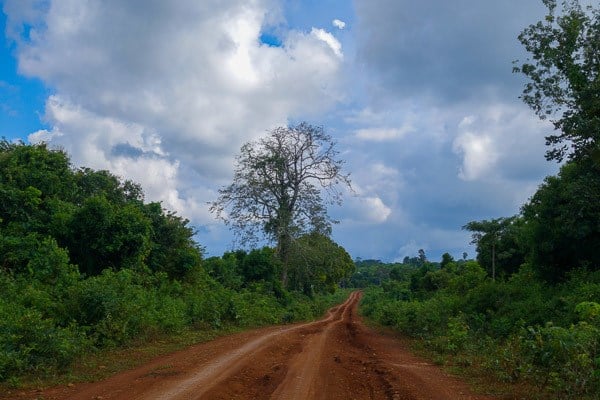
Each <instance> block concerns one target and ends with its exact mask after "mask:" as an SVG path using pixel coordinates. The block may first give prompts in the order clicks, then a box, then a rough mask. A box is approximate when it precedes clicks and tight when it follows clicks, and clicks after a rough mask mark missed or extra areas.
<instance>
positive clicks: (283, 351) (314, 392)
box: [34, 292, 489, 400]
mask: <svg viewBox="0 0 600 400" xmlns="http://www.w3.org/2000/svg"><path fill="white" fill-rule="evenodd" d="M359 299H360V293H358V292H355V293H352V295H350V297H349V298H348V300H346V302H344V303H343V304H341V305H340V306H337V307H334V308H332V309H331V310H329V312H328V314H327V315H326V317H325V318H324V319H322V320H320V321H317V322H312V323H306V324H297V325H289V326H285V327H271V328H266V329H259V330H255V331H251V332H244V333H241V334H237V335H232V336H228V337H223V338H220V339H217V340H214V341H212V342H209V343H203V344H200V345H196V346H193V347H191V348H188V349H186V350H184V351H180V352H177V353H174V354H171V355H168V356H165V357H161V358H158V359H155V360H154V361H152V362H150V363H148V364H146V365H143V366H141V367H139V368H136V369H134V370H131V371H127V372H123V373H120V374H118V375H115V376H113V377H111V378H109V379H107V380H104V381H102V382H96V383H90V384H79V385H75V386H72V387H61V388H53V389H49V390H46V391H44V392H42V393H37V394H36V396H38V398H40V395H41V398H44V399H45V400H51V399H55V400H62V399H74V400H91V399H97V400H109V399H111V400H133V399H157V400H167V399H169V400H171V399H173V400H175V399H177V400H179V399H210V400H212V399H228V400H229V399H290V400H292V399H293V400H299V399H327V400H330V399H394V400H401V399H402V400H403V399H435V400H444V399H448V400H457V399H489V397H484V396H475V395H473V394H471V393H470V392H469V390H468V389H467V387H466V386H465V385H464V384H463V383H461V382H460V381H458V380H456V379H455V378H451V377H449V376H447V375H445V374H444V373H443V372H441V371H440V370H439V369H438V368H436V367H434V366H433V365H430V364H428V363H426V362H424V361H423V360H420V359H418V358H416V357H414V356H413V355H411V354H410V353H409V352H408V351H407V350H406V349H405V348H404V347H403V346H402V345H401V344H400V343H399V342H397V341H395V340H393V339H391V338H389V337H385V336H381V335H378V334H376V333H375V332H373V331H371V330H370V329H368V328H367V327H365V326H364V325H363V324H362V323H361V321H360V319H359V318H358V317H357V315H356V309H357V304H358V301H359ZM34 398H35V397H34Z"/></svg>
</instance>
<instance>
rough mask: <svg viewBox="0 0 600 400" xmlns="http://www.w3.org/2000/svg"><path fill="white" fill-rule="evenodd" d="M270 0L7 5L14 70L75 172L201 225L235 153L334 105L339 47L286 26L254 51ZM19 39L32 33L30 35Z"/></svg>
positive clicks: (48, 137)
mask: <svg viewBox="0 0 600 400" xmlns="http://www.w3.org/2000/svg"><path fill="white" fill-rule="evenodd" d="M279 9H280V7H279V5H278V3H277V2H275V1H271V0H253V1H251V2H247V1H242V0H228V1H216V0H209V1H202V2H162V1H149V2H146V3H144V7H141V8H140V7H139V5H138V3H137V2H135V1H121V0H109V1H105V2H100V3H89V2H80V1H78V0H63V1H49V2H47V3H45V6H44V7H39V5H38V3H36V2H30V3H22V2H21V1H20V0H19V1H17V0H7V1H6V2H5V6H4V10H5V12H6V13H7V14H8V20H9V27H8V28H7V32H8V34H9V35H11V38H12V39H13V40H14V41H15V42H16V44H17V48H16V52H17V55H18V61H19V70H20V71H21V72H22V73H23V74H25V75H27V76H29V77H36V78H40V79H42V80H43V81H44V82H45V83H46V84H47V85H48V86H49V87H51V88H53V91H54V94H53V95H52V96H50V97H49V98H48V99H47V101H46V110H45V115H44V119H45V121H46V122H47V123H48V125H49V126H50V128H48V129H47V130H42V131H37V132H33V133H32V134H31V135H30V136H29V139H30V141H32V142H36V141H41V140H44V141H49V142H51V144H54V145H59V146H62V147H64V148H65V149H66V150H67V151H69V152H70V154H72V155H73V159H74V161H75V162H76V164H77V165H86V166H90V167H93V168H100V169H110V170H112V171H114V172H115V173H117V174H119V175H122V176H123V177H126V178H128V179H134V180H136V181H138V182H140V183H141V184H142V185H143V187H144V189H145V191H146V192H147V194H148V197H149V198H150V199H151V200H162V201H164V203H165V206H167V207H169V208H172V209H174V210H177V211H178V212H180V213H181V214H183V215H186V216H188V217H190V218H192V219H194V220H195V221H196V222H200V223H202V224H211V223H212V224H215V223H216V222H215V221H214V220H212V218H211V217H210V216H209V215H208V212H207V210H206V208H207V206H206V202H207V201H209V200H212V198H211V196H213V197H214V196H215V189H216V187H217V186H218V185H220V184H224V183H226V182H227V180H228V179H230V177H231V175H232V170H233V162H234V156H235V154H236V153H237V152H238V151H239V148H240V146H241V145H242V144H243V143H244V142H246V141H249V140H252V139H255V138H257V137H259V136H261V135H263V134H264V133H265V131H267V130H268V129H271V128H273V127H276V126H280V125H285V124H286V123H287V121H288V120H289V119H290V118H295V117H298V116H302V117H307V116H311V115H317V114H321V113H323V112H324V111H326V110H328V109H330V108H331V107H333V106H334V105H335V104H336V103H337V102H338V101H339V100H340V98H341V97H342V86H341V83H340V82H339V78H338V71H339V68H340V65H341V57H342V54H343V53H342V47H341V44H340V42H339V41H337V40H336V39H335V38H334V37H333V36H332V35H331V34H330V33H328V32H326V31H324V30H322V29H316V28H315V29H313V30H312V31H310V32H303V31H299V30H293V29H288V30H287V31H285V32H282V34H281V37H282V43H281V46H277V47H272V46H266V45H264V44H262V43H261V41H260V35H261V32H262V31H263V30H264V29H265V28H268V24H272V23H277V21H279V20H280V18H281V17H280V16H278V15H273V11H272V10H275V14H277V12H278V11H277V10H279ZM26 31H28V32H29V33H28V34H25V32H26Z"/></svg>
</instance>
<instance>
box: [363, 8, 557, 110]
mask: <svg viewBox="0 0 600 400" xmlns="http://www.w3.org/2000/svg"><path fill="white" fill-rule="evenodd" d="M355 6H356V12H357V14H358V18H357V20H358V25H359V26H358V29H355V31H356V32H357V35H358V37H357V41H358V51H357V54H358V58H359V60H360V62H362V63H364V65H365V66H366V68H367V69H368V71H369V72H370V73H371V74H373V75H374V79H373V80H372V86H371V87H370V89H371V90H372V91H373V92H374V95H377V96H392V97H395V96H397V95H398V94H400V95H402V96H414V95H417V96H426V97H430V98H431V99H432V100H435V102H437V103H439V104H449V103H452V102H454V101H456V100H457V99H459V100H464V99H474V98H476V97H479V100H481V98H480V96H481V95H482V94H483V93H484V92H487V94H486V95H493V94H497V93H501V94H503V95H504V94H508V93H510V94H514V93H515V92H516V90H518V88H519V86H520V85H521V80H520V79H519V78H518V77H516V76H514V75H512V72H511V71H512V67H511V62H512V60H514V59H516V58H519V57H521V56H522V55H523V49H522V48H521V46H520V44H519V43H518V40H517V35H518V34H519V32H520V31H521V30H522V29H523V28H524V27H526V26H527V25H529V24H531V23H533V22H535V21H537V20H538V19H539V18H540V17H542V16H543V15H544V12H545V9H544V6H543V4H542V2H526V3H524V2H522V1H520V0H506V1H501V2H481V1H478V0H458V1H455V2H440V1H437V0H424V1H420V2H418V3H415V2H412V1H408V0H359V1H357V2H356V3H355ZM515 10H518V12H516V11H515ZM498 21H501V23H498ZM499 81H501V82H503V83H502V85H497V84H496V83H497V82H499Z"/></svg>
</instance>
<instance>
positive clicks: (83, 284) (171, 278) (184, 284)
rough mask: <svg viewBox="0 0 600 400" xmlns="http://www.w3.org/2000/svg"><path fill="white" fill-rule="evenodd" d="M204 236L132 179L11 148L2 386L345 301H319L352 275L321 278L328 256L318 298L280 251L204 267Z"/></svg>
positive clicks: (1, 228)
mask: <svg viewBox="0 0 600 400" xmlns="http://www.w3.org/2000/svg"><path fill="white" fill-rule="evenodd" d="M193 235H194V231H193V229H192V228H191V227H189V226H188V221H187V220H185V219H183V218H181V217H179V216H177V215H176V214H175V213H172V212H168V211H166V210H164V209H163V207H162V206H161V204H160V203H145V202H144V198H143V192H142V189H141V188H140V187H139V185H136V184H134V183H133V182H129V181H123V180H121V179H120V178H118V177H116V176H114V175H112V174H111V173H110V172H108V171H95V170H92V169H89V168H81V169H74V168H73V167H72V166H71V165H70V161H69V158H68V156H67V154H65V153H64V152H63V151H60V150H51V149H49V148H47V147H46V145H43V144H40V145H24V144H22V143H9V142H7V141H0V293H1V294H2V295H1V296H0V382H3V381H9V382H11V383H12V384H18V379H19V377H20V376H23V375H31V376H38V377H39V376H43V375H45V374H49V373H55V372H57V371H61V370H63V369H65V368H68V367H69V366H70V365H71V364H72V362H73V361H74V360H75V359H76V358H78V357H79V356H81V355H83V354H86V353H89V352H92V351H95V350H98V349H103V348H111V347H114V346H123V345H127V344H129V343H131V342H132V341H137V342H140V341H143V340H145V339H151V338H154V337H157V335H165V334H178V333H181V332H183V331H185V330H198V329H202V330H204V329H220V328H222V327H225V326H241V327H249V326H258V325H263V324H274V323H282V322H290V321H295V320H306V319H311V318H314V317H316V316H318V315H321V314H322V313H323V312H324V310H325V309H326V308H327V307H328V306H330V305H331V304H332V303H333V302H334V301H338V300H339V298H340V296H339V294H340V292H338V296H337V297H335V296H331V295H320V293H321V292H324V291H329V290H330V289H332V288H334V287H335V284H336V283H337V282H334V281H335V280H336V279H341V278H340V277H339V276H338V275H335V273H336V271H335V270H333V271H329V270H327V271H325V279H324V280H323V279H322V276H321V273H322V271H324V268H326V267H330V266H331V264H327V263H326V260H329V258H327V257H325V258H324V259H323V265H319V268H318V270H316V271H320V272H319V274H318V275H317V277H316V278H315V282H316V283H319V285H317V286H316V287H315V288H314V290H311V291H310V292H309V294H310V295H311V296H312V297H309V296H306V295H305V294H302V293H298V292H288V291H286V290H284V289H283V288H282V286H281V283H280V280H279V274H280V269H281V267H280V263H279V261H278V259H277V258H276V257H275V256H274V253H275V251H274V250H273V249H270V248H263V249H257V250H253V251H250V252H248V253H247V252H244V251H238V252H234V253H226V254H224V255H223V257H212V258H209V259H207V260H203V257H202V248H201V247H200V246H199V245H198V244H196V242H195V241H194V239H193ZM322 241H323V242H325V243H326V244H327V245H328V246H329V247H328V248H327V249H333V248H335V249H338V248H339V247H337V245H335V244H334V243H333V242H331V241H330V240H329V239H326V238H323V239H322ZM319 243H320V242H319ZM339 249H341V248H339ZM342 250H343V249H342ZM342 250H339V251H340V252H341V251H342ZM315 251H316V249H315ZM344 254H345V252H344ZM315 257H316V256H315ZM334 257H338V258H339V254H337V253H336V254H335V255H334ZM331 260H334V258H331ZM335 260H337V258H335ZM315 273H316V272H315ZM315 294H317V295H316V296H315Z"/></svg>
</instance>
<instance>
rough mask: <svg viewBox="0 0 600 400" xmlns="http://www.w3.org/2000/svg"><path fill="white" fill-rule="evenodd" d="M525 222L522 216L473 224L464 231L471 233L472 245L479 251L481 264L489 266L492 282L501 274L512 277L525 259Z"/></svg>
mask: <svg viewBox="0 0 600 400" xmlns="http://www.w3.org/2000/svg"><path fill="white" fill-rule="evenodd" d="M521 225H522V221H521V220H520V219H519V218H518V217H509V218H497V219H492V220H489V221H488V220H483V221H471V222H469V223H468V224H466V225H465V226H463V229H466V230H468V231H470V232H472V234H471V238H472V241H471V244H475V245H476V248H477V261H479V263H480V264H481V265H482V266H483V267H485V268H486V269H487V270H488V271H489V273H490V275H491V277H492V280H496V276H497V275H498V272H499V271H500V272H502V273H504V274H507V275H510V274H512V273H514V272H516V271H517V270H518V268H519V267H520V266H521V264H522V263H523V262H524V259H525V250H524V249H523V248H522V245H521V240H520V235H521V233H522V232H521Z"/></svg>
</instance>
